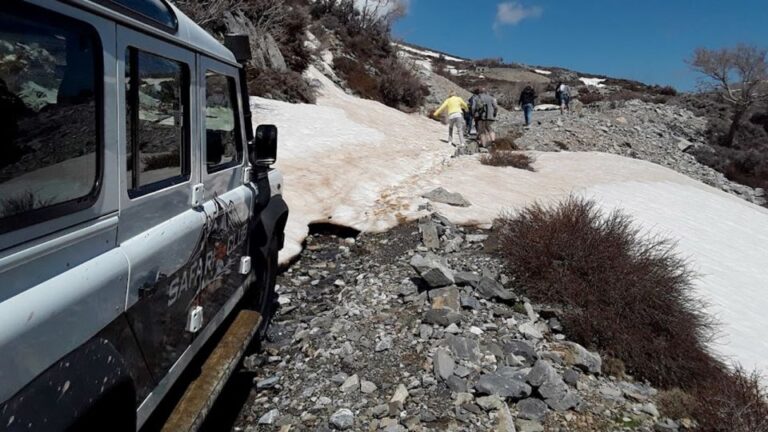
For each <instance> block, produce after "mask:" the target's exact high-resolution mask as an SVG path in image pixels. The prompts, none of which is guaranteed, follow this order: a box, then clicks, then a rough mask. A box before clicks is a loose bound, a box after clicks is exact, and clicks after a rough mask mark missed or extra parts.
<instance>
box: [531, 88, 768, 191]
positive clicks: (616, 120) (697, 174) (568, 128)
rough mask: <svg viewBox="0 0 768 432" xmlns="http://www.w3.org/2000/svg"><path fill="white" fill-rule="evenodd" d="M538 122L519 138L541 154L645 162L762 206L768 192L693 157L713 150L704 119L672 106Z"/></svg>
mask: <svg viewBox="0 0 768 432" xmlns="http://www.w3.org/2000/svg"><path fill="white" fill-rule="evenodd" d="M534 120H535V121H536V123H535V124H534V125H533V126H532V127H530V128H528V129H524V130H523V136H522V137H521V138H519V139H518V140H517V144H518V145H519V146H520V147H521V148H525V149H529V150H542V151H561V150H566V151H599V152H606V153H614V154H618V155H622V156H627V157H631V158H635V159H642V160H645V161H649V162H653V163H656V164H658V165H662V166H665V167H668V168H670V169H673V170H675V171H677V172H679V173H681V174H685V175H687V176H689V177H691V178H693V179H696V180H699V181H701V182H703V183H706V184H708V185H710V186H713V187H716V188H718V189H721V190H723V191H725V192H728V193H731V194H733V195H736V196H739V197H741V198H743V199H745V200H747V201H750V202H753V203H755V204H758V205H765V203H766V198H765V196H764V195H765V192H764V191H763V190H761V189H752V188H750V187H748V186H744V185H741V184H738V183H735V182H732V181H730V180H728V179H727V178H726V177H725V176H724V175H723V174H722V173H719V172H717V171H715V170H714V169H712V168H710V167H708V166H705V165H703V164H701V163H699V162H698V161H697V160H696V157H694V154H701V153H706V152H712V151H714V150H713V149H712V148H711V147H709V146H708V145H707V144H706V143H705V142H706V139H705V136H704V133H705V130H706V127H707V122H706V120H705V119H703V118H700V117H696V116H695V115H693V114H692V113H691V112H690V111H688V110H686V109H683V108H680V107H677V106H673V105H661V104H653V103H647V102H642V101H639V100H630V101H627V102H601V103H599V104H593V105H590V106H587V107H584V108H583V109H581V110H580V111H579V112H578V113H576V112H574V113H573V114H570V115H560V114H559V113H536V114H535V115H534Z"/></svg>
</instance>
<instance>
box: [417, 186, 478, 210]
mask: <svg viewBox="0 0 768 432" xmlns="http://www.w3.org/2000/svg"><path fill="white" fill-rule="evenodd" d="M422 197H423V198H426V199H428V200H430V201H434V202H438V203H443V204H448V205H451V206H456V207H469V206H471V205H472V203H470V202H469V201H467V200H466V199H464V197H463V196H461V194H459V193H455V192H448V191H447V190H445V189H444V188H442V187H439V188H437V189H434V190H432V191H430V192H427V193H425V194H424V195H422Z"/></svg>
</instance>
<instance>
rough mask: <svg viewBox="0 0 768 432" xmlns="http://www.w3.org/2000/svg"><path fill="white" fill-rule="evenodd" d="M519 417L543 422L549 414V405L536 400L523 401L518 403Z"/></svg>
mask: <svg viewBox="0 0 768 432" xmlns="http://www.w3.org/2000/svg"><path fill="white" fill-rule="evenodd" d="M517 411H518V414H517V415H518V417H520V418H523V419H526V420H543V419H544V417H546V416H547V414H548V413H549V408H548V407H547V404H545V403H544V402H542V401H540V400H539V399H535V398H528V399H523V400H521V401H519V402H518V403H517Z"/></svg>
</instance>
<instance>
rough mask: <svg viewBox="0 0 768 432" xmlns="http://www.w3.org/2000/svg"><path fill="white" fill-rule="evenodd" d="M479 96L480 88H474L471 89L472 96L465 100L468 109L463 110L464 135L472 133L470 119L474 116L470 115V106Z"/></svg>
mask: <svg viewBox="0 0 768 432" xmlns="http://www.w3.org/2000/svg"><path fill="white" fill-rule="evenodd" d="M479 97H480V89H474V90H472V96H470V97H469V100H468V101H467V105H469V109H468V110H466V111H464V121H465V122H466V124H467V129H466V131H465V132H466V135H467V136H469V135H470V134H472V123H473V122H472V120H474V116H473V115H472V107H473V106H474V104H475V101H476V100H477V98H479Z"/></svg>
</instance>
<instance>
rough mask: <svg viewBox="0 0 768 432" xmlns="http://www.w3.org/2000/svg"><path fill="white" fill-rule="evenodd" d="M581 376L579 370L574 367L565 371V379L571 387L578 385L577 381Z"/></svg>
mask: <svg viewBox="0 0 768 432" xmlns="http://www.w3.org/2000/svg"><path fill="white" fill-rule="evenodd" d="M580 376H581V374H580V373H579V372H578V371H576V370H573V369H566V371H565V372H563V381H565V383H566V384H568V385H570V386H571V387H576V383H578V382H579V377H580Z"/></svg>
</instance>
